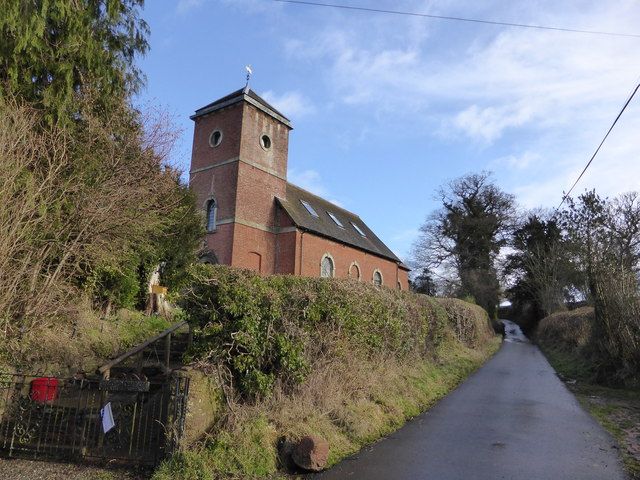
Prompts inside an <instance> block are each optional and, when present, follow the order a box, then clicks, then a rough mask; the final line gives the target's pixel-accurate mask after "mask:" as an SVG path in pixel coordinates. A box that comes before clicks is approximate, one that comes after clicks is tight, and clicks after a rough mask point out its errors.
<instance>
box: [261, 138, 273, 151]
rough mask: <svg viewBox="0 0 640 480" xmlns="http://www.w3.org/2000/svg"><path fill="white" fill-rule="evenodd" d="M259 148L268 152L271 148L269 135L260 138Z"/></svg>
mask: <svg viewBox="0 0 640 480" xmlns="http://www.w3.org/2000/svg"><path fill="white" fill-rule="evenodd" d="M260 146H261V147H262V148H264V149H265V150H269V149H270V148H271V138H269V135H262V136H261V137H260Z"/></svg>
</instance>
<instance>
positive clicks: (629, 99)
mask: <svg viewBox="0 0 640 480" xmlns="http://www.w3.org/2000/svg"><path fill="white" fill-rule="evenodd" d="M638 89H640V83H638V85H636V88H634V89H633V91H632V92H631V95H629V98H627V101H626V102H625V103H624V105H623V107H622V109H621V110H620V112H619V113H618V116H616V119H615V120H614V121H613V123H612V124H611V126H610V127H609V130H607V133H606V135H605V136H604V138H603V139H602V141H601V142H600V144H599V145H598V148H596V151H595V152H593V155H591V158H590V159H589V161H588V162H587V164H586V165H585V167H584V168H583V169H582V172H580V175H578V178H576V181H575V182H573V185H571V188H570V189H569V191H568V192H567V193H565V194H564V196H563V197H562V201H561V202H560V205H558V207H557V208H556V210H555V212H554V215H555V213H557V212H558V210H560V207H562V204H563V203H564V202H565V200H566V199H567V198H569V195H571V192H572V191H573V189H574V188H575V186H576V185H577V184H578V182H579V181H580V179H581V178H582V176H583V175H584V174H585V172H586V171H587V169H588V168H589V167H590V166H591V163H592V162H593V159H594V158H596V155H598V152H599V151H600V148H602V145H603V144H604V142H605V141H606V140H607V137H608V136H609V134H610V133H611V131H612V130H613V127H615V126H616V123H618V120H620V117H621V116H622V114H623V113H624V111H625V110H626V109H627V106H629V103H631V100H633V97H634V96H635V94H636V93H638Z"/></svg>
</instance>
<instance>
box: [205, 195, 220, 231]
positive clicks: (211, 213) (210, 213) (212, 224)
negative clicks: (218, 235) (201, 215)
mask: <svg viewBox="0 0 640 480" xmlns="http://www.w3.org/2000/svg"><path fill="white" fill-rule="evenodd" d="M217 213H218V205H217V204H216V201H215V200H214V199H211V200H209V201H208V202H207V232H215V230H216V214H217Z"/></svg>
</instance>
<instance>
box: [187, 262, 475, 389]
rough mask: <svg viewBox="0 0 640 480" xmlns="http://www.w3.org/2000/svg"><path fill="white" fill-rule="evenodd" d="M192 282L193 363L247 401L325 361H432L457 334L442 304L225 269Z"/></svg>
mask: <svg viewBox="0 0 640 480" xmlns="http://www.w3.org/2000/svg"><path fill="white" fill-rule="evenodd" d="M191 275H192V281H191V282H190V286H189V288H187V290H186V291H184V292H183V294H182V295H181V300H180V303H181V306H182V308H183V309H184V311H185V312H187V313H188V317H189V321H190V322H191V323H192V325H193V327H194V331H195V342H194V349H193V351H192V352H191V354H192V356H193V359H194V360H196V361H199V362H201V363H204V364H206V365H211V366H215V367H216V368H217V369H222V374H223V375H226V379H227V380H228V381H229V382H230V383H232V384H233V387H234V390H235V391H236V392H238V393H239V394H240V395H241V396H243V397H244V398H249V399H252V398H264V397H267V396H269V395H270V393H271V392H272V391H273V388H274V386H275V385H276V384H279V386H281V387H283V388H284V389H285V390H291V389H292V388H294V387H295V386H296V385H297V384H299V383H301V382H302V381H303V380H304V379H305V377H306V375H307V374H308V372H309V371H310V369H311V368H312V367H313V365H312V364H313V362H315V361H321V359H322V358H331V359H335V358H344V357H347V356H354V357H355V356H357V357H360V358H367V359H373V358H379V359H380V361H384V359H385V358H389V357H396V358H397V359H404V358H406V357H408V356H410V355H425V354H427V353H429V351H430V350H432V349H433V348H434V347H436V346H437V344H438V342H439V341H441V340H442V338H443V336H444V335H450V334H451V332H452V329H450V328H447V327H448V325H447V322H448V319H447V315H446V311H445V310H444V309H443V308H442V306H440V304H439V303H438V302H437V301H436V300H434V299H430V298H428V297H425V296H422V295H415V294H412V293H409V292H402V291H395V290H389V289H387V288H377V287H375V286H373V285H369V284H365V283H361V282H355V281H352V280H347V279H344V280H339V279H330V280H329V279H321V278H303V277H295V276H270V277H262V276H260V275H257V274H255V273H253V272H250V271H246V270H238V269H232V268H229V267H225V266H211V265H198V266H196V267H194V269H193V271H192V272H191ZM474 308H477V309H478V310H481V309H480V308H479V307H474Z"/></svg>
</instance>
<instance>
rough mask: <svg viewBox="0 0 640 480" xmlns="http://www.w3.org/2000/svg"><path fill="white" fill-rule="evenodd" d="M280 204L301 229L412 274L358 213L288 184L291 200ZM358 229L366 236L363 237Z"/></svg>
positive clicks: (281, 200) (282, 201)
mask: <svg viewBox="0 0 640 480" xmlns="http://www.w3.org/2000/svg"><path fill="white" fill-rule="evenodd" d="M276 200H277V201H278V203H279V204H280V205H281V206H282V208H283V209H284V210H285V212H287V214H288V215H289V217H291V220H293V223H294V224H295V225H296V226H297V227H298V228H300V229H302V230H306V231H309V232H313V233H316V234H319V235H322V236H324V237H328V238H330V239H332V240H337V241H338V242H341V243H345V244H347V245H351V246H353V247H356V248H359V249H361V250H365V251H367V252H369V253H373V254H375V255H378V256H380V257H383V258H387V259H389V260H392V261H394V262H396V263H399V264H400V266H401V267H402V268H404V269H407V270H408V267H406V266H405V265H404V264H402V262H401V260H400V259H399V258H398V257H396V256H395V254H394V253H393V252H392V251H391V250H390V249H389V247H387V246H386V245H385V244H384V243H383V242H382V240H380V239H379V238H378V237H377V236H376V234H375V233H373V231H372V230H371V229H370V228H369V227H368V226H367V224H366V223H364V222H363V221H362V219H361V218H360V217H359V216H358V215H356V214H355V213H351V212H349V211H347V210H345V209H343V208H340V207H338V206H337V205H334V204H333V203H331V202H328V201H327V200H325V199H324V198H321V197H319V196H317V195H314V194H313V193H310V192H307V191H306V190H303V189H302V188H300V187H297V186H295V185H293V184H292V183H287V198H286V199H283V198H277V199H276ZM301 200H302V201H305V202H307V203H308V204H309V205H311V207H312V208H313V209H314V210H315V211H316V213H317V214H318V217H315V216H313V215H312V214H311V213H309V212H308V211H307V209H306V207H305V206H304V205H303V204H302V201H301ZM328 212H331V213H332V214H333V215H335V217H336V218H337V219H338V220H339V221H340V223H342V225H343V227H344V228H341V227H340V226H338V225H337V224H336V223H335V222H334V221H333V220H332V219H331V217H330V216H329V214H328ZM354 225H357V227H358V228H359V229H360V230H361V231H362V232H363V233H364V234H365V236H362V235H360V233H358V231H357V230H356V228H355V227H354Z"/></svg>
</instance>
